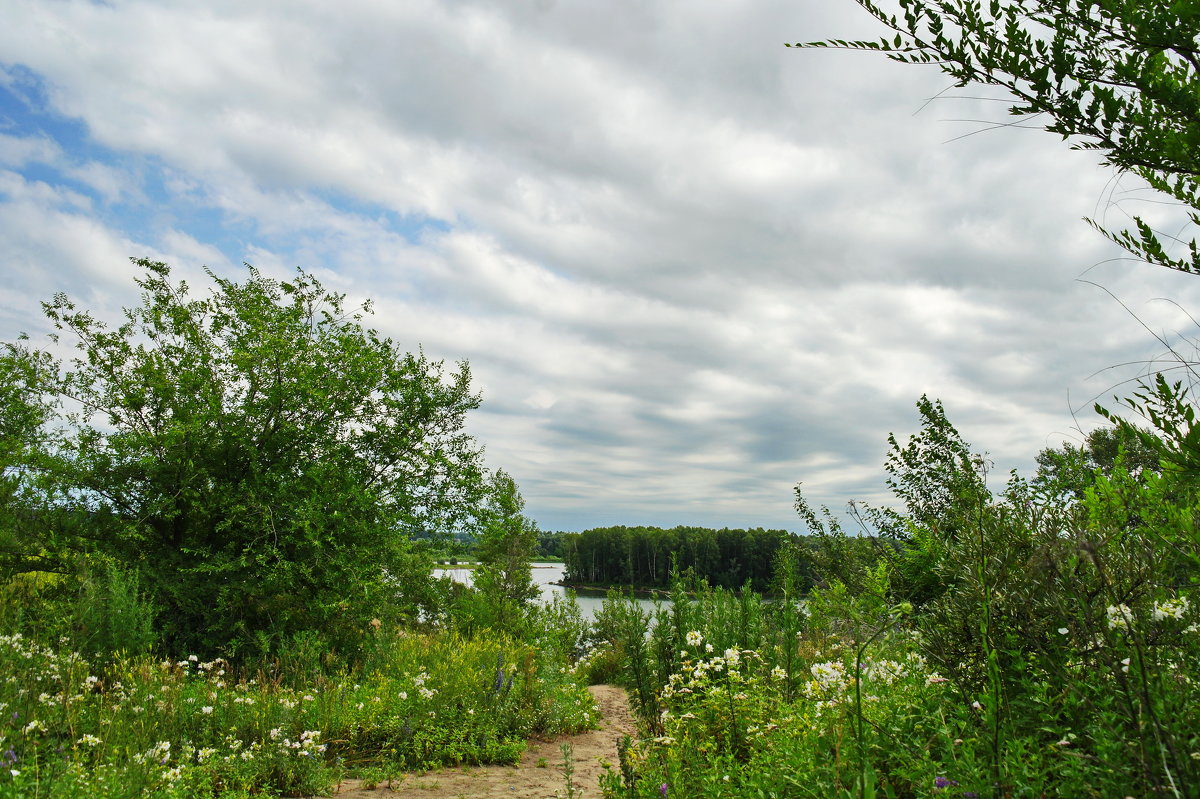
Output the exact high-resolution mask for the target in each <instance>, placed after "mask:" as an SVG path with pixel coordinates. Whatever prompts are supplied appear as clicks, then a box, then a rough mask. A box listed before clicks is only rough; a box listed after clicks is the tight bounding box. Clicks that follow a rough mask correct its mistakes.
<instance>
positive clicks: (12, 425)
mask: <svg viewBox="0 0 1200 799" xmlns="http://www.w3.org/2000/svg"><path fill="white" fill-rule="evenodd" d="M53 368H54V367H53V362H52V361H51V359H50V358H49V357H48V356H46V355H44V354H41V353H37V352H34V351H32V350H30V349H29V348H28V347H26V346H25V345H24V343H23V342H19V343H15V344H4V345H0V573H3V574H4V575H5V576H11V575H12V574H16V573H21V572H28V571H59V570H60V569H61V561H60V559H59V558H56V557H54V556H53V553H54V552H55V550H56V546H55V541H54V540H52V537H51V536H52V532H53V525H50V524H48V523H47V522H48V520H47V508H46V505H45V503H44V502H43V501H42V500H43V493H42V491H41V490H39V487H38V484H39V481H40V477H41V475H42V474H43V472H44V471H45V469H46V466H47V454H48V448H49V444H50V441H51V439H52V434H51V431H50V430H49V429H48V428H47V425H48V423H49V422H50V419H51V417H52V416H53V414H54V402H53V399H52V397H51V395H50V394H48V393H47V389H48V386H49V383H50V382H51V380H52V374H53Z"/></svg>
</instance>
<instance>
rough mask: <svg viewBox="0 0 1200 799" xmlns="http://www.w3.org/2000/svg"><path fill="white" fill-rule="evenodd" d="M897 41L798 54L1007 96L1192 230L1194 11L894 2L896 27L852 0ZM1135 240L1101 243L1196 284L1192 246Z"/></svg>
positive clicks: (1199, 162) (1197, 199)
mask: <svg viewBox="0 0 1200 799" xmlns="http://www.w3.org/2000/svg"><path fill="white" fill-rule="evenodd" d="M856 2H858V4H859V5H860V6H862V7H863V8H864V9H865V10H866V11H867V12H868V13H870V14H871V15H872V16H874V17H875V18H876V19H878V20H879V21H880V22H882V23H883V24H884V25H886V26H887V27H888V28H890V29H891V30H893V31H895V32H896V36H895V38H894V39H892V40H889V39H887V38H883V39H880V40H879V41H844V40H838V39H832V40H829V41H824V42H810V43H807V44H797V45H792V46H797V47H837V48H844V49H855V50H871V51H876V52H882V53H885V54H886V55H887V56H888V57H889V58H891V59H894V60H896V61H900V62H903V63H909V64H936V65H937V66H938V67H939V68H940V69H941V70H942V71H943V72H945V73H946V74H947V75H949V76H950V77H951V78H952V79H953V80H954V82H955V84H956V85H957V86H967V85H969V84H981V85H988V86H996V87H1000V88H1002V89H1004V90H1005V91H1007V92H1008V93H1009V94H1010V95H1011V96H1012V97H1013V98H1014V100H1015V104H1014V105H1013V106H1012V107H1011V108H1010V113H1011V114H1013V115H1014V116H1017V117H1021V118H1023V119H1029V120H1034V121H1036V122H1038V123H1039V124H1044V125H1045V128H1046V130H1048V131H1050V132H1052V133H1056V134H1059V135H1061V136H1062V137H1063V138H1064V139H1074V140H1075V144H1074V146H1075V147H1077V148H1079V149H1084V150H1094V151H1097V152H1099V153H1101V154H1102V156H1103V159H1104V163H1106V164H1109V165H1112V166H1115V167H1117V168H1118V169H1119V170H1121V171H1128V172H1132V173H1134V174H1136V175H1139V176H1140V177H1142V178H1143V179H1144V180H1145V181H1146V182H1147V183H1148V184H1149V185H1150V186H1152V187H1153V188H1155V189H1157V190H1158V191H1161V192H1164V193H1166V194H1167V195H1169V196H1170V197H1171V198H1172V199H1173V200H1174V201H1176V202H1178V203H1181V204H1182V205H1183V206H1186V207H1187V208H1188V209H1191V210H1190V212H1189V218H1190V220H1191V222H1192V224H1193V225H1197V224H1200V216H1198V215H1197V211H1200V183H1198V182H1197V178H1198V177H1200V50H1198V48H1197V46H1196V42H1197V40H1198V39H1200V10H1197V8H1196V7H1195V5H1194V4H1192V3H1186V2H1176V0H1140V1H1139V2H1092V1H1091V0H990V1H989V2H987V3H981V2H978V0H896V3H897V5H898V6H899V9H900V12H901V13H900V14H899V16H897V15H893V14H890V13H888V12H887V11H885V10H884V8H883V7H882V5H881V4H878V3H876V2H872V0H856ZM1133 222H1134V228H1135V231H1129V230H1123V231H1119V232H1114V231H1107V230H1104V229H1103V228H1100V229H1101V231H1102V232H1104V234H1105V235H1106V236H1108V237H1109V238H1110V239H1112V240H1113V241H1114V242H1116V243H1117V244H1119V245H1120V246H1121V247H1123V248H1124V249H1125V250H1127V251H1128V252H1129V253H1131V254H1132V255H1133V256H1135V257H1137V258H1138V259H1141V260H1144V261H1146V262H1148V263H1151V264H1155V265H1158V266H1164V267H1167V268H1169V269H1175V270H1179V271H1182V272H1189V273H1196V272H1200V252H1198V251H1197V245H1196V240H1195V239H1192V240H1191V241H1189V242H1188V243H1187V245H1186V249H1187V252H1186V253H1184V254H1183V255H1173V254H1172V251H1173V250H1175V247H1174V246H1173V245H1174V244H1175V243H1176V242H1179V241H1180V240H1179V239H1178V237H1177V236H1172V235H1167V234H1162V233H1159V232H1157V231H1155V230H1154V229H1153V228H1152V227H1151V225H1150V224H1149V223H1148V222H1146V221H1144V220H1143V219H1141V218H1139V217H1136V216H1135V217H1133Z"/></svg>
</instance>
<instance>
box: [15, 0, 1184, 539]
mask: <svg viewBox="0 0 1200 799" xmlns="http://www.w3.org/2000/svg"><path fill="white" fill-rule="evenodd" d="M4 18H5V22H4V25H3V26H2V27H0V340H10V339H12V338H14V337H16V336H17V335H18V334H19V333H20V332H22V331H27V332H29V333H30V334H31V335H32V336H33V337H34V338H35V339H40V338H41V337H42V336H44V334H45V333H46V331H47V324H46V323H45V321H44V320H43V319H42V318H41V315H40V310H39V305H38V303H39V301H40V300H43V299H48V298H49V297H50V296H51V295H52V294H54V293H55V292H59V291H65V292H68V293H69V294H70V295H71V296H72V297H74V298H76V299H77V300H78V301H79V303H80V304H82V305H84V306H86V307H91V308H94V309H96V310H97V312H98V313H99V315H101V316H106V317H110V318H116V315H117V313H118V311H119V308H120V307H121V306H122V305H129V304H131V303H133V302H134V301H135V300H136V294H135V292H134V291H133V288H134V287H133V283H132V278H133V276H134V271H133V269H132V267H131V266H130V264H129V262H128V258H129V257H130V256H146V257H151V258H154V259H158V260H165V261H168V262H169V263H171V264H172V265H173V266H175V268H176V270H177V273H178V274H179V275H181V276H184V277H191V278H192V280H193V283H194V284H196V283H202V279H201V280H196V278H197V277H198V276H200V275H201V273H200V271H199V270H200V267H201V266H202V265H207V266H209V267H211V268H212V269H213V270H214V271H215V272H217V273H218V274H221V275H239V274H242V272H241V271H240V270H241V269H242V267H241V264H242V262H249V263H252V264H254V265H255V266H256V267H258V268H259V269H261V270H263V271H264V272H265V273H267V274H269V275H272V276H277V277H284V276H287V275H288V274H291V273H292V270H294V268H295V267H297V266H302V267H304V268H306V269H308V270H311V271H313V272H315V273H316V274H318V275H319V276H320V277H321V279H322V280H323V281H325V283H326V285H328V286H330V287H333V288H335V289H337V290H339V291H343V292H346V293H348V294H349V295H350V296H351V297H353V298H366V297H372V298H374V299H375V301H376V304H377V309H378V314H377V316H376V317H375V318H374V319H373V324H374V325H375V326H376V327H378V328H379V329H380V330H381V331H383V332H384V333H386V334H388V335H390V336H392V337H394V338H395V339H396V340H398V341H399V342H401V343H402V344H404V345H405V346H406V347H410V348H414V349H415V348H416V347H417V346H423V347H424V348H425V351H426V352H427V353H428V354H430V355H432V356H436V357H439V358H445V359H447V360H450V361H454V360H460V359H466V360H468V361H469V362H470V364H471V368H472V371H473V373H474V375H475V378H476V382H477V385H478V387H479V388H480V389H481V390H482V391H483V394H484V405H483V408H482V409H481V410H480V411H478V412H476V414H475V416H474V418H473V419H472V420H471V422H470V429H471V431H472V432H473V433H474V434H475V435H477V437H478V438H479V439H480V440H481V442H482V443H483V444H484V445H485V446H486V447H487V453H488V461H489V463H490V464H491V465H493V466H496V467H501V468H504V469H506V470H508V471H509V472H510V473H511V474H512V475H513V476H514V477H515V478H516V479H517V480H518V482H519V483H520V485H521V487H522V490H523V492H524V494H525V497H526V499H527V501H528V507H527V510H528V512H529V514H530V515H531V516H533V517H534V518H535V519H536V520H537V521H538V522H539V523H540V524H541V526H542V527H543V528H544V529H551V530H554V529H563V530H569V529H585V528H587V527H591V526H596V525H605V524H658V525H664V526H672V525H675V524H700V525H706V526H714V527H722V526H731V527H742V526H760V525H761V526H767V527H784V528H788V529H794V530H800V529H801V525H800V523H799V520H798V518H797V517H796V515H795V513H794V512H793V510H792V507H791V506H792V487H793V486H794V485H795V484H796V483H797V482H800V481H803V483H804V485H805V489H806V492H807V494H808V496H809V498H810V499H811V500H812V501H814V502H816V503H824V504H828V505H829V506H830V507H831V508H834V509H835V510H836V509H840V508H842V507H844V505H845V503H846V501H847V500H849V499H853V498H866V499H876V500H878V499H881V498H882V493H881V489H882V487H883V479H882V472H881V469H880V464H881V463H882V459H883V457H884V454H885V451H886V437H887V435H888V433H890V432H894V433H896V434H897V435H899V436H901V437H903V436H905V435H908V434H910V433H912V432H914V431H915V429H916V424H917V416H916V412H915V408H914V403H915V402H916V401H917V399H918V398H919V397H920V396H921V395H922V394H928V395H930V396H931V397H938V398H941V399H942V401H943V402H944V403H945V405H946V408H947V412H948V415H949V416H950V418H951V420H952V421H954V422H955V423H956V425H957V426H958V428H959V429H960V430H961V431H962V433H963V435H964V436H965V437H966V439H967V440H968V441H970V442H971V443H972V444H973V445H975V447H976V448H977V449H979V450H986V451H987V452H988V453H990V456H991V458H992V459H993V461H994V462H995V469H996V471H997V472H998V473H1000V474H1001V475H1002V474H1003V473H1004V472H1006V471H1007V470H1008V469H1010V468H1014V467H1015V468H1020V469H1022V470H1025V471H1028V469H1029V466H1030V464H1031V463H1032V458H1033V455H1034V454H1035V453H1036V452H1037V451H1038V450H1040V449H1042V448H1043V447H1046V446H1056V445H1058V444H1060V443H1062V442H1063V441H1064V440H1068V439H1070V438H1071V437H1072V436H1073V435H1077V433H1075V432H1073V428H1075V427H1076V425H1077V424H1079V425H1082V426H1083V428H1084V429H1085V430H1086V429H1088V428H1090V427H1092V426H1094V424H1095V420H1094V415H1093V414H1092V413H1091V412H1090V406H1091V402H1092V400H1093V399H1094V398H1096V397H1100V398H1105V397H1111V395H1112V393H1113V390H1112V389H1111V386H1113V385H1114V384H1115V383H1117V382H1119V381H1120V380H1122V379H1125V378H1128V377H1130V376H1131V375H1133V374H1134V373H1135V372H1136V369H1137V367H1136V366H1132V367H1121V368H1115V369H1114V368H1113V367H1115V366H1117V365H1119V364H1125V363H1130V362H1136V361H1139V360H1144V359H1147V358H1152V357H1154V356H1155V355H1157V354H1158V353H1159V352H1160V351H1161V349H1162V347H1161V345H1159V344H1158V343H1157V342H1156V341H1155V339H1154V338H1153V337H1152V336H1151V335H1150V334H1149V333H1148V332H1147V331H1146V330H1145V329H1143V328H1142V327H1141V325H1140V324H1139V322H1138V321H1136V320H1135V319H1134V318H1133V317H1132V316H1131V315H1130V314H1129V313H1128V312H1127V311H1126V310H1124V309H1123V308H1122V307H1121V305H1120V304H1119V303H1118V302H1117V301H1116V300H1114V299H1113V297H1111V296H1109V292H1111V294H1112V295H1115V296H1116V297H1117V298H1119V300H1120V301H1121V302H1123V303H1124V304H1125V305H1127V306H1128V307H1129V309H1131V310H1132V311H1133V312H1135V313H1136V314H1137V315H1138V316H1139V317H1141V319H1142V320H1143V321H1144V322H1145V323H1146V324H1147V325H1148V326H1149V327H1150V328H1151V330H1154V331H1156V332H1160V333H1163V334H1166V335H1167V336H1168V337H1172V336H1178V335H1190V333H1191V332H1193V331H1194V325H1193V323H1192V322H1191V321H1190V320H1189V319H1188V317H1187V316H1186V315H1185V314H1184V313H1183V312H1182V311H1181V310H1180V309H1179V308H1176V307H1175V306H1173V305H1171V304H1169V303H1167V302H1163V301H1156V299H1155V298H1160V297H1168V298H1171V299H1173V300H1175V301H1177V302H1178V303H1180V305H1182V306H1183V307H1184V308H1188V309H1190V310H1193V311H1195V310H1197V309H1200V282H1198V281H1196V279H1194V278H1188V277H1186V276H1182V275H1177V274H1173V273H1169V272H1165V271H1162V270H1156V269H1154V268H1152V267H1149V266H1145V265H1138V264H1134V263H1129V262H1123V261H1121V260H1119V256H1120V253H1119V252H1117V251H1116V250H1115V248H1113V247H1112V246H1111V245H1108V244H1106V242H1105V241H1104V240H1103V239H1102V238H1101V237H1100V236H1099V235H1098V234H1096V233H1095V232H1094V231H1092V230H1091V229H1090V228H1088V227H1087V226H1086V225H1085V224H1084V223H1083V222H1082V221H1080V220H1081V217H1084V216H1093V217H1097V218H1099V219H1102V220H1104V221H1107V222H1109V223H1111V224H1114V225H1119V224H1120V223H1121V222H1122V220H1123V219H1124V218H1125V215H1126V214H1128V213H1130V212H1143V213H1155V214H1157V213H1160V209H1161V206H1155V205H1144V206H1139V205H1138V203H1139V202H1140V201H1142V199H1143V198H1145V199H1153V198H1152V197H1150V196H1148V195H1147V194H1146V193H1145V192H1144V190H1142V188H1141V187H1140V185H1139V184H1137V183H1136V182H1135V181H1132V180H1130V179H1128V178H1126V179H1122V180H1114V176H1113V174H1112V172H1111V171H1109V170H1107V169H1105V168H1102V167H1100V166H1098V164H1097V159H1096V157H1095V156H1094V155H1089V154H1086V153H1079V152H1073V151H1071V150H1070V149H1068V147H1067V146H1066V145H1065V144H1064V143H1062V142H1061V141H1059V140H1057V139H1056V137H1053V136H1051V135H1049V134H1046V133H1044V132H1040V131H1036V130H1022V129H1014V128H1011V127H1010V128H995V127H994V124H993V123H996V122H1006V121H1008V120H1007V118H1006V117H1005V115H1004V108H1005V106H1004V104H1003V103H1000V102H996V101H995V100H994V99H989V98H987V97H986V96H983V93H982V92H980V91H975V90H973V91H951V92H947V93H946V95H947V96H943V97H942V98H940V99H937V100H935V101H933V102H928V103H927V101H928V100H929V99H930V98H932V97H934V96H935V95H938V94H939V92H943V91H944V90H945V89H947V87H948V83H947V81H946V80H945V79H944V78H943V77H942V76H941V75H940V74H939V73H937V72H936V71H935V70H931V69H920V68H914V67H905V66H902V65H898V64H893V63H891V62H888V61H885V60H884V59H882V58H879V57H875V56H872V55H868V54H857V53H843V52H832V51H797V50H788V49H785V48H784V47H783V43H784V42H789V41H790V42H795V41H805V40H813V39H819V38H824V37H854V36H867V37H873V36H876V35H878V34H879V33H880V31H879V30H878V29H877V28H876V27H875V25H874V23H873V21H872V20H871V19H870V18H869V17H867V16H866V15H865V14H864V13H863V12H862V11H861V10H860V9H859V8H858V6H857V5H855V4H854V3H853V2H852V1H851V0H802V1H801V2H796V0H788V1H787V2H784V1H783V0H740V1H739V0H714V1H713V2H707V3H684V2H680V0H637V2H632V1H627V0H512V1H511V2H505V3H492V2H470V0H463V1H461V2H460V1H458V0H441V1H440V2H439V1H437V0H401V1H400V2H397V1H396V0H339V2H336V3H331V2H328V1H327V0H322V1H321V2H308V1H306V0H213V1H212V2H205V3H195V2H190V1H189V2H183V1H182V0H111V2H103V3H101V2H86V1H85V0H6V2H5V3H4ZM1164 224H1166V217H1164ZM1082 281H1090V282H1091V283H1096V284H1099V285H1100V286H1102V287H1103V290H1102V289H1101V288H1097V287H1096V286H1094V285H1091V284H1090V283H1087V282H1082ZM1073 411H1075V412H1077V415H1076V418H1073V416H1072V412H1073Z"/></svg>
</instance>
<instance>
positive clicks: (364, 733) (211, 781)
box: [0, 630, 596, 799]
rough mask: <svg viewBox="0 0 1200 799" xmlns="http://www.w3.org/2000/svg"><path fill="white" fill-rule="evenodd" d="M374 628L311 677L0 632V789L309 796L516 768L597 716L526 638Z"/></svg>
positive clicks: (562, 671)
mask: <svg viewBox="0 0 1200 799" xmlns="http://www.w3.org/2000/svg"><path fill="white" fill-rule="evenodd" d="M374 634H375V635H377V636H379V638H380V639H381V640H379V641H377V642H376V645H375V655H374V657H373V658H372V659H371V661H370V662H369V663H368V664H366V665H365V666H364V667H363V668H360V669H357V670H355V671H352V672H341V673H334V674H321V675H318V676H317V677H315V678H313V677H312V676H311V673H304V674H298V673H290V674H289V673H286V672H285V671H276V670H272V669H260V670H257V671H255V672H236V671H235V670H234V669H233V668H232V667H231V666H230V665H229V664H228V663H226V662H225V661H222V660H214V661H203V660H201V659H200V658H197V657H185V658H182V659H180V660H177V661H160V660H154V659H151V658H148V657H140V658H118V659H116V660H115V661H114V662H112V663H111V664H108V665H101V664H96V663H89V662H88V661H87V660H86V659H84V658H83V657H81V656H79V655H78V654H75V653H72V652H68V651H62V650H57V649H55V648H53V647H49V646H46V645H44V644H39V643H36V642H34V641H31V640H29V639H27V638H24V637H21V636H19V635H11V636H0V674H2V675H5V676H4V679H3V681H2V682H0V713H2V714H3V715H0V736H2V738H0V745H2V746H3V747H4V752H3V754H2V755H0V760H2V761H3V771H2V772H0V795H4V796H22V795H29V796H35V795H36V796H46V797H54V796H63V797H67V796H71V797H76V796H89V797H103V798H104V799H110V798H111V799H115V798H116V797H137V796H150V797H159V796H161V797H193V796H195V797H201V796H203V797H211V796H221V797H241V796H249V795H252V794H257V793H261V792H262V791H264V790H266V791H273V792H278V793H282V794H321V793H328V792H330V791H331V790H332V789H333V787H334V786H335V785H336V784H337V782H338V781H339V780H340V779H341V778H342V777H343V776H347V775H352V774H355V773H361V774H362V775H363V776H364V777H366V778H367V779H369V780H372V781H375V782H376V783H377V782H378V781H379V780H381V779H384V778H386V777H389V776H391V775H394V774H395V773H398V771H399V770H401V769H406V768H421V769H427V768H431V767H435V766H440V765H456V764H463V763H485V762H486V763H515V762H517V761H518V760H519V758H520V756H521V754H522V752H523V750H524V746H525V740H526V739H527V738H528V737H529V736H531V735H535V734H537V735H554V734H559V733H568V732H575V731H578V730H582V729H586V728H589V727H591V726H593V725H594V723H595V720H596V710H595V707H594V704H593V702H592V700H591V697H590V695H589V694H588V693H587V690H586V688H585V687H583V686H582V685H581V684H580V683H579V682H577V681H576V680H575V679H574V678H573V677H572V675H571V674H570V673H569V672H568V670H567V669H566V668H565V664H563V663H560V662H556V661H553V659H547V658H542V657H540V653H539V652H538V651H537V650H535V649H534V648H533V647H531V646H529V645H527V644H522V643H518V642H514V641H512V640H511V639H507V638H505V637H503V636H495V635H493V636H478V637H476V638H474V639H464V638H462V637H459V636H457V635H454V634H452V633H432V634H413V633H406V632H403V631H399V630H397V631H393V632H391V633H387V634H385V633H382V632H376V633H374Z"/></svg>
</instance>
